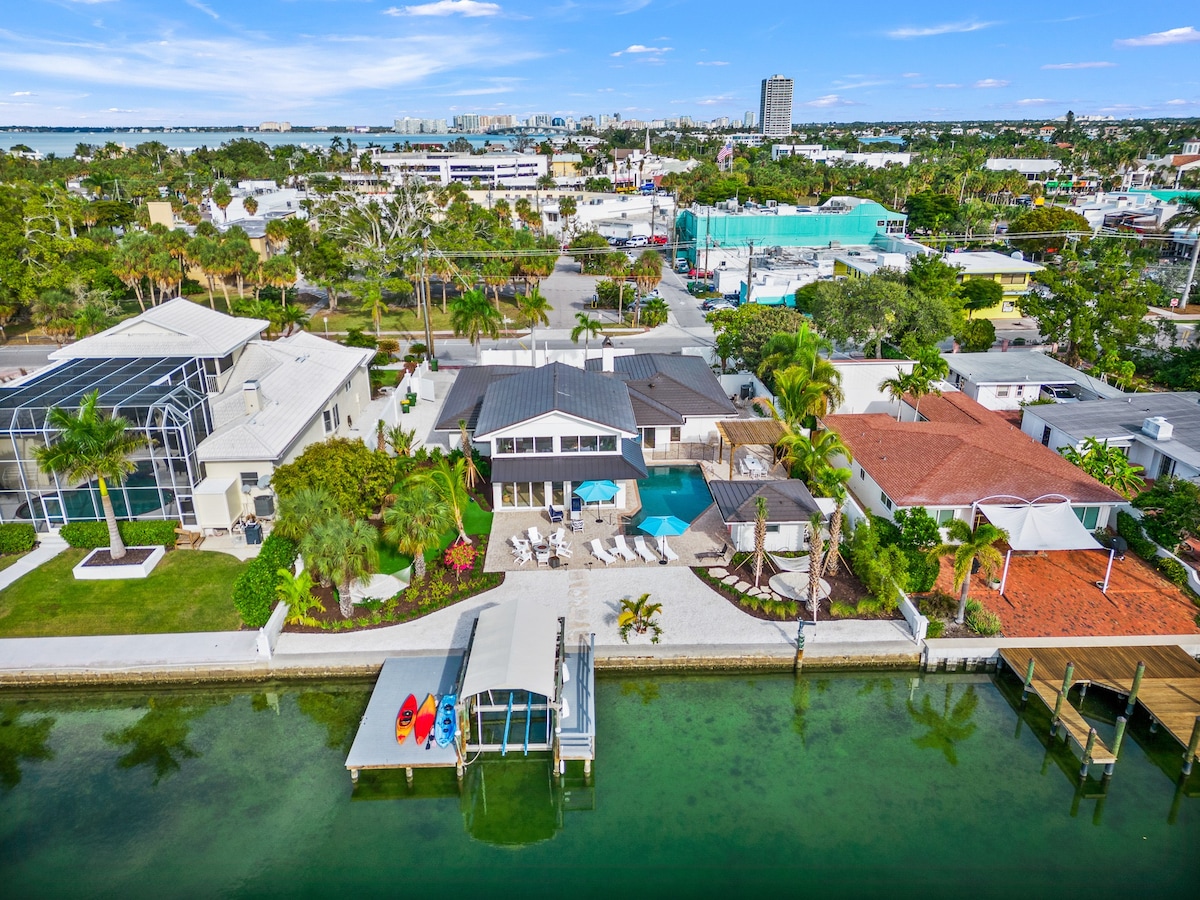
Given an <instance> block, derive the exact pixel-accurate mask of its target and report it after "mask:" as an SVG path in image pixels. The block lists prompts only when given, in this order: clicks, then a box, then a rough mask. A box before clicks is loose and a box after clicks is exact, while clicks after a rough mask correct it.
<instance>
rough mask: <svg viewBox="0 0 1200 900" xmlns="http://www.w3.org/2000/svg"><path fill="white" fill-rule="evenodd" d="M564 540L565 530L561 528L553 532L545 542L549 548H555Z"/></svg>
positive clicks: (565, 536) (565, 537)
mask: <svg viewBox="0 0 1200 900" xmlns="http://www.w3.org/2000/svg"><path fill="white" fill-rule="evenodd" d="M566 539H567V529H565V528H562V527H560V528H559V529H558V531H556V532H554V534H552V535H550V536H549V537H548V538H547V540H549V542H550V546H551V547H557V546H558V545H559V544H561V543H562V542H563V541H565V540H566Z"/></svg>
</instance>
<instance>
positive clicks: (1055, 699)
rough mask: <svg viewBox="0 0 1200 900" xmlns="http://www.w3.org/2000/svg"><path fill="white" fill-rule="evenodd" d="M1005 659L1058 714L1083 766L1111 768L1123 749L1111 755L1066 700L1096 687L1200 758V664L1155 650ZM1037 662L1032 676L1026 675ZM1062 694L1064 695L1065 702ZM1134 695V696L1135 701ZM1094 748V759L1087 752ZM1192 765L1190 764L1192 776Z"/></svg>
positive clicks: (1024, 654) (1031, 652) (1017, 650)
mask: <svg viewBox="0 0 1200 900" xmlns="http://www.w3.org/2000/svg"><path fill="white" fill-rule="evenodd" d="M1000 658H1001V659H1002V660H1003V661H1004V662H1005V663H1006V664H1007V665H1008V666H1009V667H1010V668H1011V669H1012V670H1013V671H1014V672H1015V673H1016V674H1017V677H1018V678H1020V679H1022V682H1023V683H1025V684H1026V688H1027V690H1030V691H1033V692H1034V693H1036V694H1037V695H1038V697H1040V698H1041V700H1042V702H1043V703H1045V704H1046V706H1047V708H1049V709H1050V710H1052V711H1056V713H1057V721H1056V722H1055V723H1054V724H1055V726H1056V727H1061V728H1064V729H1065V730H1066V733H1067V736H1068V737H1069V738H1070V740H1071V741H1072V742H1073V743H1075V744H1076V745H1077V746H1078V747H1079V748H1080V751H1081V752H1082V753H1083V763H1084V767H1085V770H1086V766H1087V765H1088V764H1089V763H1098V764H1102V765H1104V766H1106V767H1107V768H1106V771H1109V772H1111V766H1112V765H1113V764H1114V763H1116V761H1117V754H1118V753H1119V752H1120V748H1119V746H1118V747H1114V748H1113V749H1111V750H1110V749H1109V748H1108V747H1106V746H1105V745H1104V743H1103V742H1102V741H1100V740H1099V738H1097V737H1095V736H1094V730H1093V729H1092V726H1091V725H1089V724H1088V723H1087V721H1086V720H1085V719H1084V718H1083V716H1081V715H1080V714H1079V711H1078V710H1077V709H1075V707H1073V706H1071V704H1070V703H1069V702H1067V701H1066V698H1065V695H1066V694H1067V693H1069V692H1070V690H1071V688H1073V687H1074V686H1076V685H1079V686H1080V690H1081V691H1084V692H1086V691H1087V688H1088V687H1089V686H1091V685H1096V686H1098V687H1103V688H1105V689H1107V690H1110V691H1113V692H1114V693H1117V694H1120V695H1121V696H1124V697H1129V698H1130V703H1129V707H1128V708H1127V710H1126V714H1128V713H1130V712H1132V711H1133V709H1132V708H1133V706H1134V705H1135V703H1136V705H1139V706H1141V707H1142V708H1143V709H1144V710H1145V711H1146V713H1147V714H1148V715H1149V716H1150V718H1151V720H1152V721H1153V722H1154V723H1155V725H1157V726H1160V727H1162V728H1165V729H1166V730H1167V732H1168V733H1169V734H1170V735H1171V736H1172V737H1173V738H1175V740H1177V741H1179V743H1180V744H1181V745H1183V746H1184V747H1185V748H1187V749H1188V750H1190V751H1191V752H1190V754H1189V753H1185V754H1184V755H1185V757H1186V756H1189V755H1190V757H1192V758H1193V759H1194V758H1200V750H1197V748H1196V746H1195V742H1194V736H1195V734H1196V730H1197V728H1200V724H1198V721H1197V719H1198V717H1200V663H1198V662H1196V660H1194V659H1193V658H1192V657H1191V656H1189V655H1188V654H1187V653H1186V652H1184V650H1182V649H1181V648H1179V647H1171V646H1150V647H1036V648H1030V647H1006V648H1004V649H1002V650H1001V651H1000ZM1031 662H1032V666H1033V675H1032V678H1030V679H1028V681H1026V678H1027V674H1028V672H1029V667H1030V664H1031ZM1060 693H1061V694H1062V695H1063V697H1062V699H1060ZM1131 695H1133V696H1131ZM1089 744H1090V746H1091V751H1090V753H1089V752H1088V746H1089ZM1191 761H1192V760H1191V759H1188V760H1186V765H1187V768H1188V769H1189V770H1190V767H1191V766H1190V764H1191Z"/></svg>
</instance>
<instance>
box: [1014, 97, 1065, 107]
mask: <svg viewBox="0 0 1200 900" xmlns="http://www.w3.org/2000/svg"><path fill="white" fill-rule="evenodd" d="M1057 102H1058V101H1057V100H1050V99H1048V98H1046V97H1026V98H1025V99H1024V100H1018V101H1017V106H1045V105H1046V104H1047V103H1057Z"/></svg>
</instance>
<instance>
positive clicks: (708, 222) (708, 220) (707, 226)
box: [704, 206, 712, 272]
mask: <svg viewBox="0 0 1200 900" xmlns="http://www.w3.org/2000/svg"><path fill="white" fill-rule="evenodd" d="M711 229H712V207H711V206H710V207H709V208H708V212H707V213H705V217H704V271H705V272H707V271H708V245H709V243H711V241H712V235H711V234H710V231H711Z"/></svg>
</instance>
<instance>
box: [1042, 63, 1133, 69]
mask: <svg viewBox="0 0 1200 900" xmlns="http://www.w3.org/2000/svg"><path fill="white" fill-rule="evenodd" d="M1115 66H1116V63H1114V62H1079V63H1047V64H1046V65H1044V66H1042V68H1043V69H1111V68H1114V67H1115Z"/></svg>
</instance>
